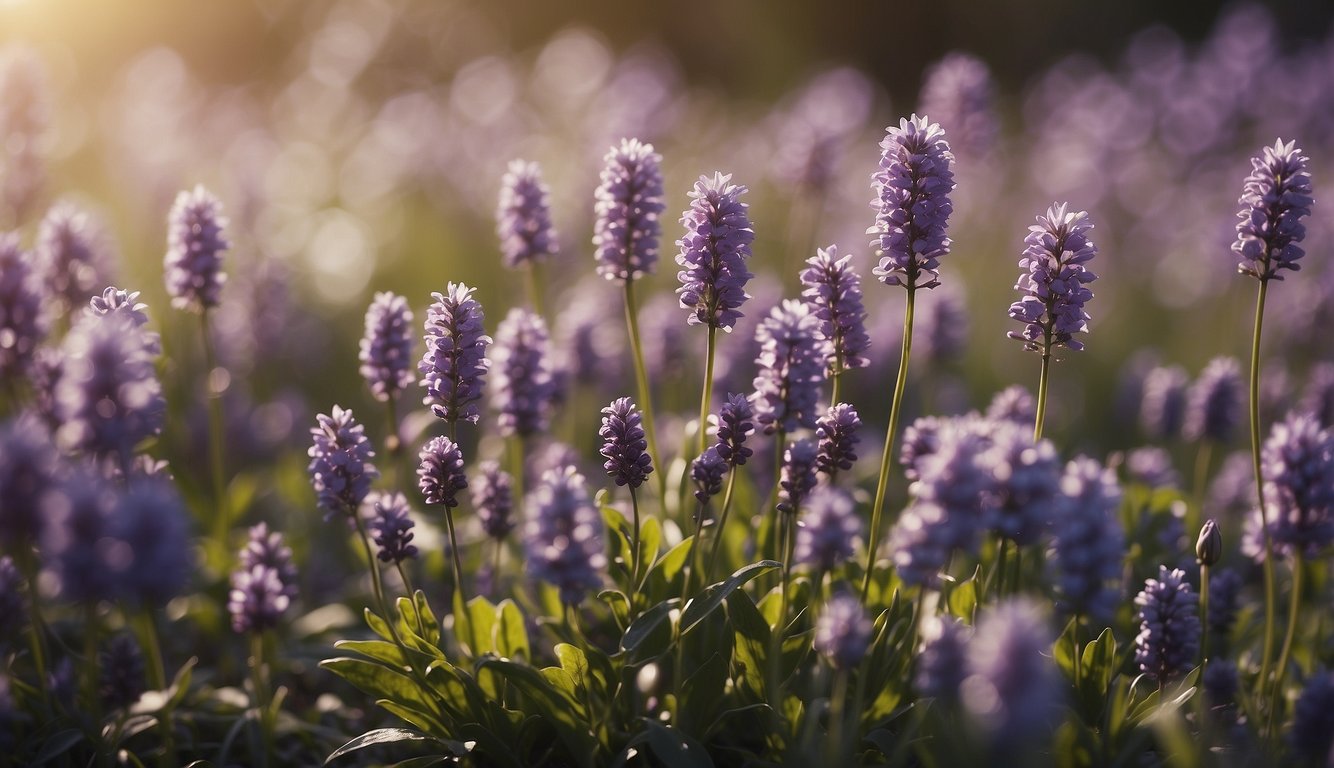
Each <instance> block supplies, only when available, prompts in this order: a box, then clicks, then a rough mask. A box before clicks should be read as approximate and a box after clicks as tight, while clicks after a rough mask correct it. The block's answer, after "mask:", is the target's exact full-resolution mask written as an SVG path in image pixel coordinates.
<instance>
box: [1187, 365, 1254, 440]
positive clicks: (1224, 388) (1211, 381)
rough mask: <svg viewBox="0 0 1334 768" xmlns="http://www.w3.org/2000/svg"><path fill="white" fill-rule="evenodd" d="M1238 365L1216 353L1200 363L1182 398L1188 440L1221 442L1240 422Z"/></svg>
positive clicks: (1239, 376) (1240, 383)
mask: <svg viewBox="0 0 1334 768" xmlns="http://www.w3.org/2000/svg"><path fill="white" fill-rule="evenodd" d="M1243 395H1244V392H1243V389H1242V382H1241V366H1239V365H1238V364H1237V360H1236V358H1232V357H1216V358H1214V359H1213V360H1211V361H1210V362H1209V364H1208V365H1206V366H1205V367H1204V370H1203V371H1202V372H1201V373H1200V377H1199V378H1198V379H1197V380H1196V381H1195V383H1194V384H1193V385H1192V386H1191V388H1190V391H1189V393H1188V395H1187V398H1186V418H1185V423H1184V424H1183V425H1182V430H1183V434H1184V435H1185V437H1186V439H1188V440H1213V441H1214V442H1217V443H1225V442H1227V441H1228V440H1230V439H1232V434H1233V433H1234V432H1235V431H1236V429H1237V424H1238V423H1240V422H1241V411H1242V397H1243Z"/></svg>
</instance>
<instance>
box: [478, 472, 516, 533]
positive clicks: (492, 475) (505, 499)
mask: <svg viewBox="0 0 1334 768" xmlns="http://www.w3.org/2000/svg"><path fill="white" fill-rule="evenodd" d="M468 485H469V487H470V488H472V506H473V509H474V510H476V512H477V519H478V521H479V522H480V523H481V524H482V530H483V531H484V532H485V533H486V535H487V536H490V537H491V538H493V539H496V540H500V539H503V538H505V537H506V536H508V535H509V532H510V531H512V530H514V490H513V489H514V479H513V478H511V477H510V475H509V473H508V472H504V471H502V470H501V469H500V465H499V464H497V463H496V462H494V461H483V462H482V463H480V464H478V465H477V473H476V474H475V475H473V477H472V479H471V480H469V481H468Z"/></svg>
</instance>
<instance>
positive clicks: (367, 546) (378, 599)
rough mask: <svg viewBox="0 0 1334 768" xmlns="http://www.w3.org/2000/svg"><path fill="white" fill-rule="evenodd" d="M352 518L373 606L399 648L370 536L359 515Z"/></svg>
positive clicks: (399, 643)
mask: <svg viewBox="0 0 1334 768" xmlns="http://www.w3.org/2000/svg"><path fill="white" fill-rule="evenodd" d="M352 520H353V522H355V523H356V526H357V534H358V536H357V538H359V539H361V547H362V549H363V550H364V551H365V553H366V565H367V567H369V568H370V569H371V589H372V590H374V592H375V607H376V609H377V610H378V611H379V612H380V616H381V617H383V618H384V622H385V624H387V625H389V634H390V635H392V636H393V638H394V644H395V645H398V646H399V647H400V648H401V647H402V646H403V640H402V639H401V638H400V637H399V636H398V629H397V627H395V622H394V618H393V616H391V615H389V611H388V609H387V608H386V607H385V602H384V585H383V584H382V583H381V582H380V565H379V563H378V561H377V560H376V559H375V553H374V552H373V551H371V541H370V537H369V536H367V535H366V523H365V522H363V521H362V519H361V515H358V514H356V513H355V512H354V513H353V514H352Z"/></svg>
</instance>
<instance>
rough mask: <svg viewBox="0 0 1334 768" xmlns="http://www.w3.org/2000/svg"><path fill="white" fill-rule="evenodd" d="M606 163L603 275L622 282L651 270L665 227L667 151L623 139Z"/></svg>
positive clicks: (600, 239)
mask: <svg viewBox="0 0 1334 768" xmlns="http://www.w3.org/2000/svg"><path fill="white" fill-rule="evenodd" d="M603 162H604V166H603V169H602V183H601V184H600V185H599V186H598V188H597V192H596V200H597V202H596V203H595V204H594V213H596V215H597V221H596V223H595V224H594V225H593V248H594V251H595V254H596V256H597V262H598V267H597V269H598V274H599V275H601V276H602V277H604V278H606V279H608V280H620V281H622V282H624V281H627V280H635V279H637V278H639V277H642V276H644V275H651V274H653V270H654V267H655V266H656V265H657V262H658V238H659V237H660V236H661V232H662V225H661V224H660V223H659V221H658V217H659V215H660V214H661V213H662V210H663V207H664V206H663V202H662V170H661V168H660V167H659V166H660V164H661V163H662V156H661V155H659V154H658V153H656V152H654V151H653V145H652V144H645V143H643V142H641V141H639V140H638V139H622V140H621V143H620V144H619V145H618V146H615V147H612V148H611V149H610V150H609V151H608V152H607V156H606V157H605V158H604V160H603Z"/></svg>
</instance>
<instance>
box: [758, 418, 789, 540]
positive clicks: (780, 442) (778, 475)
mask: <svg viewBox="0 0 1334 768" xmlns="http://www.w3.org/2000/svg"><path fill="white" fill-rule="evenodd" d="M786 450H787V431H786V430H784V429H783V428H782V427H779V429H778V431H777V432H775V433H774V482H773V486H771V487H770V488H769V500H768V501H766V502H765V504H764V509H765V510H767V511H766V512H765V514H767V515H769V535H768V539H767V540H765V541H764V542H761V544H762V545H763V546H762V550H763V551H764V556H765V557H767V558H769V559H771V560H777V559H778V551H777V550H775V549H773V547H776V546H778V539H777V536H778V517H779V513H778V487H779V485H780V484H781V483H782V481H783V453H784V452H785V451H786Z"/></svg>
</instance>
